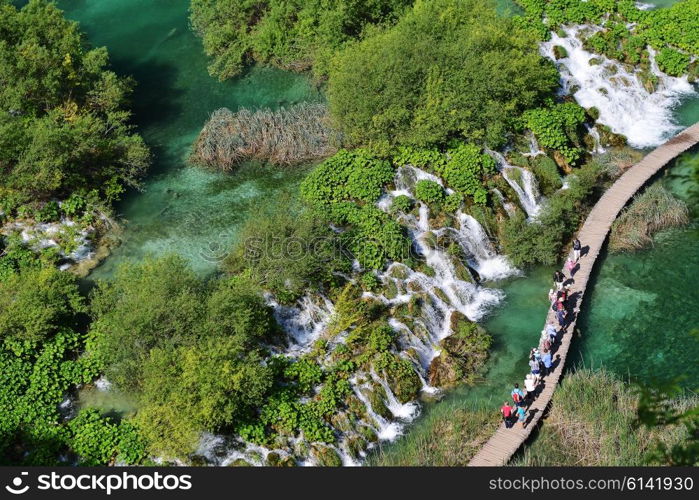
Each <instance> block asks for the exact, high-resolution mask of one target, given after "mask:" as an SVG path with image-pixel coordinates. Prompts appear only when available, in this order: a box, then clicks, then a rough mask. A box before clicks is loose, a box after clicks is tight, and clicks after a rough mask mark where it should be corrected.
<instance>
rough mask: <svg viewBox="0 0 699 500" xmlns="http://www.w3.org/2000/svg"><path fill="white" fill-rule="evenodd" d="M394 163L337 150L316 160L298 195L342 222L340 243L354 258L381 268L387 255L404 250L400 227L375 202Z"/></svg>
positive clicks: (400, 257) (363, 153)
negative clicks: (327, 156)
mask: <svg viewBox="0 0 699 500" xmlns="http://www.w3.org/2000/svg"><path fill="white" fill-rule="evenodd" d="M393 175H394V171H393V167H392V166H391V163H390V162H389V161H387V160H382V159H379V158H378V157H376V156H375V155H373V154H371V153H370V152H368V151H367V150H363V149H356V150H354V151H346V150H341V151H339V152H338V153H337V154H336V155H334V156H333V157H331V158H329V159H327V160H326V161H324V162H323V163H321V164H320V165H319V166H318V167H316V169H315V170H313V171H312V172H311V173H310V174H309V175H308V176H307V177H306V178H305V179H304V181H303V183H302V184H301V196H302V197H303V199H304V200H305V201H306V202H308V203H309V204H310V205H311V206H312V207H314V208H316V209H318V210H321V211H325V212H326V213H328V214H329V215H330V219H331V221H332V222H334V223H335V224H338V225H342V226H346V228H347V231H345V232H343V233H342V240H343V242H344V246H345V247H346V248H348V249H349V250H350V252H351V253H352V254H353V255H354V257H355V258H356V259H357V260H358V261H359V263H360V264H361V265H362V266H364V267H367V268H369V269H380V268H382V267H383V266H384V264H385V262H386V261H387V260H403V259H405V258H407V257H408V256H409V247H410V245H409V242H408V240H407V238H406V236H405V234H404V230H403V228H402V227H401V226H400V225H399V224H398V223H397V222H396V221H395V220H394V219H392V218H391V217H390V216H389V215H387V214H386V213H384V212H382V211H381V210H379V209H378V208H376V207H375V206H374V205H373V203H375V202H376V201H377V200H378V199H379V197H380V196H381V194H382V192H383V190H384V187H385V186H386V184H388V183H389V182H391V181H392V180H393Z"/></svg>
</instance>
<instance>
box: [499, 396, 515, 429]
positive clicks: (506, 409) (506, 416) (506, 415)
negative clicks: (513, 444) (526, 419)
mask: <svg viewBox="0 0 699 500" xmlns="http://www.w3.org/2000/svg"><path fill="white" fill-rule="evenodd" d="M513 411H514V407H513V406H510V405H509V403H508V402H507V401H505V402H504V403H503V404H502V406H501V407H500V413H502V421H503V422H505V428H506V429H510V428H511V427H512V426H513V425H514V422H513V421H512V412H513Z"/></svg>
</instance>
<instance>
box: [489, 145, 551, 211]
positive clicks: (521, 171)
mask: <svg viewBox="0 0 699 500" xmlns="http://www.w3.org/2000/svg"><path fill="white" fill-rule="evenodd" d="M486 151H487V153H488V154H489V155H490V156H492V157H493V158H494V159H495V162H496V164H497V166H498V170H500V172H501V173H502V176H503V177H504V178H505V180H506V181H507V183H508V184H509V185H510V187H511V188H512V189H513V190H514V192H515V193H517V198H519V203H520V205H521V206H522V208H523V209H524V211H525V212H526V213H527V216H528V217H530V218H534V217H536V216H537V215H538V214H539V211H540V210H541V195H540V194H539V186H538V184H537V182H536V178H535V177H534V174H532V173H531V172H530V171H529V170H527V169H526V168H521V167H517V166H515V165H510V164H509V163H507V160H506V159H505V157H504V156H503V155H502V154H501V153H498V152H497V151H491V150H486Z"/></svg>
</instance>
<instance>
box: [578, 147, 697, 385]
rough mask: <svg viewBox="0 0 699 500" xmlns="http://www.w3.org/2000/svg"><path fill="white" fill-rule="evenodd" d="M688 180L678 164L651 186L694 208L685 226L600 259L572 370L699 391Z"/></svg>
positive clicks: (693, 233)
mask: <svg viewBox="0 0 699 500" xmlns="http://www.w3.org/2000/svg"><path fill="white" fill-rule="evenodd" d="M692 156H693V158H694V161H699V153H696V152H695V153H693V154H692ZM690 176H691V168H689V165H688V163H687V162H685V163H683V162H682V161H680V162H679V163H678V164H677V165H675V166H673V167H672V168H671V169H669V170H668V171H667V172H666V174H665V175H664V176H663V177H662V178H660V179H659V180H657V181H656V182H661V183H663V184H664V185H665V186H666V187H668V188H669V189H670V190H671V191H672V192H673V193H674V194H676V195H677V196H679V197H681V198H683V199H685V201H687V202H688V204H690V207H691V208H693V211H694V221H693V223H692V224H691V225H690V226H689V227H687V228H681V229H673V230H669V231H664V232H661V233H659V234H658V235H657V236H656V237H655V244H654V246H653V248H651V249H648V250H644V251H641V252H635V253H623V254H612V255H610V254H604V255H603V256H602V257H600V259H601V260H600V262H599V263H598V265H597V266H596V273H595V277H594V281H593V284H594V287H593V288H592V290H591V293H589V294H588V297H587V298H586V301H585V305H584V307H583V309H582V314H581V318H580V322H579V325H580V329H581V331H582V332H583V337H582V338H581V339H579V341H578V342H576V343H575V344H574V345H573V349H574V350H573V354H574V355H573V356H572V357H571V358H570V359H571V361H572V364H585V365H586V366H591V367H599V366H604V367H606V368H607V369H609V370H611V371H613V372H614V373H617V374H619V375H621V376H628V377H629V378H630V379H631V380H632V381H636V382H638V383H641V384H651V383H654V382H668V381H671V380H673V379H675V378H677V377H684V378H683V382H682V385H683V386H684V387H686V388H689V389H693V390H696V389H697V388H699V339H697V338H695V337H692V336H690V335H689V332H690V331H691V330H692V329H695V328H699V322H698V321H697V310H698V309H699V293H697V283H699V252H697V249H699V223H698V221H697V218H696V215H697V209H698V208H699V207H698V206H697V199H696V198H692V197H690V196H689V192H688V190H689V189H690V188H692V187H694V188H696V183H694V182H693V181H692V180H691V177H690Z"/></svg>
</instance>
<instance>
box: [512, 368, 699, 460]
mask: <svg viewBox="0 0 699 500" xmlns="http://www.w3.org/2000/svg"><path fill="white" fill-rule="evenodd" d="M697 403H698V401H697V398H696V397H691V398H684V399H681V400H678V401H677V402H676V404H677V405H678V407H682V408H683V409H686V408H689V407H691V406H696V405H697ZM637 404H638V396H637V395H636V393H635V392H634V390H633V388H632V387H631V386H629V385H628V384H625V383H624V382H622V381H620V380H619V379H617V378H616V377H615V376H613V375H612V374H610V373H609V372H606V371H592V370H588V369H579V370H577V371H576V372H575V373H572V374H569V375H567V376H566V378H565V379H564V380H563V382H562V383H561V384H560V385H559V387H558V388H557V389H556V392H555V393H554V396H553V402H552V406H551V410H550V412H549V414H548V417H547V418H546V419H545V420H544V423H543V425H542V426H541V428H540V429H539V432H538V435H537V436H536V438H534V440H533V442H532V443H531V444H529V445H528V446H526V447H525V448H524V449H523V451H522V452H520V453H519V454H518V455H517V456H515V458H514V459H513V461H512V464H513V465H525V466H562V465H571V466H573V465H575V466H617V465H626V466H637V465H644V464H645V463H646V455H647V453H648V452H649V451H651V450H652V449H653V448H654V446H655V444H656V442H658V441H660V442H664V443H666V444H667V445H669V446H671V445H672V444H674V443H679V442H682V441H683V440H684V439H686V437H687V436H686V430H685V428H684V427H681V426H674V427H665V428H653V429H648V428H645V427H638V428H634V425H633V422H634V420H635V418H636V409H637Z"/></svg>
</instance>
